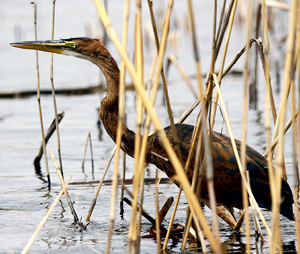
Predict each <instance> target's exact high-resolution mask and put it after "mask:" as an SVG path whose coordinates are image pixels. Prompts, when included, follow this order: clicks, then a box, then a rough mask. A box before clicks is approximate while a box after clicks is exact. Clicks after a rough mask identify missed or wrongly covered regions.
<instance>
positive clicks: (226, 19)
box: [94, 0, 299, 253]
mask: <svg viewBox="0 0 300 254" xmlns="http://www.w3.org/2000/svg"><path fill="white" fill-rule="evenodd" d="M94 2H95V5H96V7H97V10H98V14H99V17H100V19H101V21H102V22H103V24H104V26H105V27H106V30H107V32H108V34H109V36H110V37H111V40H112V41H113V43H114V44H115V46H116V48H117V50H118V51H119V54H120V55H121V57H122V64H124V65H123V67H124V66H126V69H127V71H128V72H129V74H130V76H131V78H132V80H133V83H134V86H135V88H136V92H137V103H136V105H137V130H136V133H137V136H136V138H137V144H139V147H141V149H140V150H139V153H135V154H136V156H135V178H134V186H133V207H132V220H131V225H130V232H129V236H128V239H129V245H128V246H129V247H128V248H129V250H131V251H138V249H139V245H138V242H137V241H138V235H139V234H140V224H139V223H140V220H139V221H138V222H137V220H136V212H137V204H138V202H137V200H138V196H139V195H140V206H141V207H142V201H143V199H142V196H143V177H144V174H143V170H144V162H145V161H144V158H145V149H146V146H145V144H146V141H147V140H146V137H147V135H148V133H149V129H148V128H149V125H150V123H151V122H152V123H153V124H154V126H155V128H156V130H157V131H158V132H159V134H160V135H161V138H162V141H163V143H164V146H165V148H166V151H167V153H168V155H169V159H170V161H171V162H172V164H173V165H174V169H175V171H176V173H177V175H176V176H175V180H176V181H178V182H179V183H180V184H181V187H182V189H183V190H184V191H185V194H186V198H187V200H188V203H189V207H190V209H191V214H192V216H193V218H194V219H195V221H196V225H197V222H198V220H199V222H200V225H201V227H202V229H203V230H204V232H205V233H206V235H207V238H208V240H209V242H210V247H211V248H212V249H213V250H214V251H217V252H218V251H219V252H220V251H221V250H220V242H219V240H218V238H217V239H216V238H215V237H214V236H213V234H212V232H211V230H210V228H209V227H208V223H207V221H206V219H205V217H204V216H203V213H202V211H201V208H200V206H199V203H198V200H197V197H196V196H195V195H194V193H193V191H192V190H191V189H190V184H189V183H188V181H187V178H186V176H185V173H184V169H183V166H184V165H182V163H181V161H180V158H178V157H177V156H178V155H177V154H176V153H175V152H174V151H173V149H172V148H171V146H170V144H169V141H168V139H167V138H166V135H165V133H164V131H163V128H162V126H161V124H160V122H159V120H158V117H157V115H156V112H155V109H154V104H153V102H154V100H155V95H156V91H157V85H158V78H159V76H160V75H161V73H162V70H163V68H162V63H163V59H164V53H165V43H166V39H167V35H168V24H169V21H170V13H171V11H172V5H173V1H172V0H170V1H169V3H168V9H167V12H166V16H165V20H164V29H163V33H162V37H161V40H160V42H159V43H157V40H156V43H157V45H158V57H157V63H156V71H155V72H154V79H153V80H154V81H153V87H152V95H151V99H150V98H149V97H148V96H147V94H146V90H145V85H144V79H143V46H142V39H141V38H142V37H141V27H140V24H141V22H140V20H141V18H142V17H141V12H140V3H139V2H137V12H136V23H135V24H136V30H135V41H136V48H135V67H134V64H133V63H132V62H131V61H130V60H129V58H128V56H127V54H126V46H125V47H124V44H123V45H121V43H120V41H119V40H118V37H117V36H116V33H115V31H114V29H113V27H112V25H111V22H110V20H109V18H108V16H107V14H106V12H105V8H104V6H103V5H102V4H101V3H100V2H98V1H96V0H95V1H94ZM148 3H149V9H150V11H151V5H152V3H151V2H150V1H149V2H148ZM128 4H129V3H128V2H126V6H127V7H128ZM189 5H190V8H191V2H190V1H189ZM249 5H250V3H249ZM236 6H237V1H236V0H232V1H231V2H230V4H229V8H228V10H229V11H227V12H225V3H224V5H223V8H222V12H221V18H220V20H219V26H218V29H217V27H216V23H217V22H216V21H217V16H216V13H217V12H216V11H215V16H214V27H213V30H214V32H213V35H214V36H213V45H214V47H213V49H214V50H213V51H212V62H211V69H210V73H209V75H207V77H209V78H208V79H207V90H206V91H205V92H204V91H202V82H201V71H200V61H199V57H198V56H197V49H196V48H195V45H197V43H196V37H195V35H194V34H193V42H194V52H195V64H196V70H197V81H198V88H199V92H200V101H201V102H202V111H203V112H204V114H202V115H203V116H202V119H206V114H208V116H209V120H210V123H209V125H208V127H210V130H212V129H213V126H214V121H215V112H216V105H217V102H218V97H219V98H220V103H221V104H222V109H223V112H225V121H226V124H227V128H228V130H229V133H230V138H231V140H232V145H233V148H234V150H235V156H236V159H237V161H238V165H239V169H240V171H241V174H242V179H243V186H244V187H245V188H246V190H247V193H246V195H244V199H245V200H246V196H247V195H248V196H249V199H250V203H251V206H252V209H253V212H254V213H255V214H258V216H259V217H260V219H261V220H262V222H263V223H264V225H265V227H266V229H267V232H268V235H269V237H270V238H269V239H270V241H269V242H270V244H271V246H270V250H271V253H275V252H276V248H277V247H276V246H280V233H279V225H278V223H277V222H276V221H277V218H278V214H279V197H280V192H279V191H277V193H273V192H274V186H276V185H275V184H278V181H279V180H280V179H281V175H282V174H281V171H280V170H278V169H277V170H275V171H274V170H273V166H272V160H271V158H272V157H271V154H272V153H269V156H268V162H269V171H270V177H271V179H270V185H271V190H272V197H273V201H274V202H273V203H274V206H273V208H272V210H273V225H272V227H273V228H272V233H271V230H270V229H269V228H268V226H267V225H266V223H265V219H264V217H263V215H262V213H261V211H260V209H259V207H258V205H257V203H256V201H255V198H254V196H253V194H252V192H251V188H250V186H249V182H248V181H247V174H245V172H246V171H245V170H246V168H245V166H246V164H245V144H246V130H247V121H246V119H247V110H248V104H247V100H248V95H247V92H246V91H247V89H248V87H247V83H248V81H247V79H248V72H249V67H248V61H247V58H248V55H249V47H250V41H249V39H250V38H251V35H250V31H251V23H252V21H251V17H252V13H248V19H247V22H248V26H247V27H248V29H247V31H248V35H247V36H246V38H247V39H246V45H249V46H247V47H246V60H245V88H244V90H245V92H244V110H243V115H244V117H243V131H242V147H244V148H243V151H242V160H240V157H239V154H238V152H237V150H236V145H235V142H234V137H233V134H232V131H231V127H230V123H229V119H228V116H227V111H226V108H225V104H224V100H223V98H222V93H221V90H220V84H221V81H222V78H223V77H224V75H223V74H224V73H225V74H226V73H227V69H226V70H225V71H223V70H224V64H225V59H226V56H227V48H228V45H229V39H230V35H231V31H232V27H233V24H234V22H233V21H234V18H235V10H236ZM250 6H251V5H250ZM292 6H293V8H294V10H298V6H297V5H296V1H293V2H292ZM191 9H192V8H191ZM262 9H263V10H262V13H263V17H262V20H263V34H264V37H263V38H264V40H263V41H264V47H265V50H266V51H265V53H264V55H263V58H262V65H263V69H264V74H265V81H266V112H265V115H266V130H267V137H268V147H269V148H268V151H271V146H270V145H271V138H270V121H269V119H270V115H269V111H270V108H272V109H273V110H272V112H273V121H274V122H275V131H274V134H273V140H275V138H276V137H277V136H278V139H279V141H280V142H279V143H278V144H279V147H278V150H277V153H276V161H277V163H280V164H281V166H283V165H284V162H283V157H282V152H280V151H282V148H283V144H284V142H283V134H284V131H283V130H284V128H283V127H284V125H285V118H284V115H285V110H286V99H287V98H288V92H289V86H290V83H291V78H290V79H288V78H286V79H285V87H284V88H285V89H284V94H285V95H286V96H285V97H284V98H283V100H282V103H281V106H280V110H279V114H278V118H277V117H276V112H275V113H274V109H275V106H274V100H273V96H272V93H271V84H270V73H269V69H270V68H269V57H268V52H269V51H268V31H267V26H266V21H267V18H268V17H267V15H266V11H265V3H264V2H263V7H262ZM215 10H216V5H215ZM248 11H249V12H251V11H252V8H248ZM291 14H292V15H291V22H290V27H294V26H295V24H297V22H296V21H295V20H298V19H299V17H298V16H297V15H299V13H298V12H297V11H293V12H292V13H291ZM190 15H191V14H190ZM191 17H192V16H191ZM127 18H128V17H127ZM154 21H155V20H152V24H153V27H154V32H155V31H156V28H155V27H156V26H155V22H154ZM191 24H192V25H193V22H191ZM290 33H291V34H289V39H290V40H289V47H288V49H289V50H290V51H289V52H293V49H292V48H291V45H293V44H292V43H295V38H299V36H298V37H296V36H295V35H296V29H295V27H294V28H292V29H291V32H290ZM293 36H294V37H293ZM224 38H225V41H224ZM291 38H294V41H293V40H292V39H291ZM223 41H224V42H223ZM123 42H124V41H123ZM222 44H224V49H223V54H222V59H221V64H220V67H219V73H218V76H216V75H215V74H214V72H215V63H216V59H217V57H218V53H219V50H220V48H221V45H222ZM297 45H299V43H298V44H297ZM289 52H288V53H289ZM288 53H287V57H286V63H289V64H287V65H286V66H288V67H287V68H286V69H285V77H289V73H291V69H292V67H293V66H292V65H291V64H292V63H294V64H297V62H296V60H297V59H293V58H291V57H290V56H289V55H288ZM294 55H297V54H294ZM298 61H299V60H298ZM152 66H154V65H152ZM124 68H125V67H124ZM124 68H121V70H122V71H121V73H122V72H124V73H125V69H124ZM298 68H299V67H298ZM295 69H296V68H294V70H295ZM149 80H152V79H151V78H149ZM215 86H216V89H214V90H213V88H214V87H215ZM213 91H215V103H214V104H210V103H211V99H212V97H213V96H212V95H213ZM165 93H166V95H167V89H165ZM123 96H124V91H122V92H120V97H122V98H123ZM120 100H121V99H120ZM270 103H271V107H270ZM119 105H122V104H119ZM203 105H204V107H203ZM209 105H213V108H212V107H208V106H209ZM205 106H207V108H206V107H205ZM123 108H124V107H121V109H122V110H123ZM212 109H213V111H211V110H212ZM169 110H170V112H171V108H170V107H169V108H168V111H169ZM206 110H208V111H206ZM143 112H145V114H146V117H147V118H146V119H147V120H146V124H145V125H144V128H143V134H144V136H143V139H141V140H140V138H141V136H140V134H141V133H142V129H141V126H142V119H143ZM206 112H207V113H206ZM119 113H121V112H119ZM122 114H124V112H123V113H122ZM120 119H124V115H121V117H120ZM200 119H201V116H200ZM279 119H280V120H279ZM202 121H203V120H202ZM170 122H171V125H172V118H171V117H170ZM200 122H201V121H198V124H200ZM199 126H200V125H199ZM203 126H204V130H205V126H206V120H205V121H203V122H202V128H203ZM118 133H119V132H118ZM278 134H279V135H278ZM295 135H297V134H295ZM202 136H206V135H202ZM118 137H119V136H118ZM119 138H120V137H119ZM118 140H119V139H117V141H118ZM203 140H204V141H203V142H204V143H203V144H198V146H199V147H200V146H202V147H203V146H204V147H205V151H206V155H205V156H207V154H208V152H207V150H209V142H210V141H209V140H208V139H207V140H206V139H205V138H203ZM118 142H119V141H118ZM118 142H117V148H118V149H117V151H118V150H119V147H120V146H119V145H118ZM202 149H203V148H202ZM136 151H137V150H136ZM278 151H279V152H278ZM117 157H118V156H117ZM209 160H210V158H209V157H206V159H205V161H206V163H209ZM117 165H118V163H117V162H116V164H115V170H114V181H116V179H117V176H118V172H117V168H116V167H117ZM202 167H203V165H202ZM207 172H208V173H209V172H212V171H210V170H207ZM274 172H275V173H274ZM273 174H274V177H275V178H274V180H272V177H273ZM209 177H211V176H209ZM276 179H277V180H276ZM279 182H280V181H279ZM113 189H114V188H113ZM114 190H115V189H114ZM180 191H181V189H180ZM180 191H179V195H178V200H177V201H179V197H180ZM114 195H115V194H114ZM210 195H212V196H213V193H212V194H210ZM113 200H115V199H113ZM211 200H212V201H213V200H214V198H211ZM176 203H178V202H176ZM114 206H115V204H112V208H114ZM157 206H158V204H157ZM212 207H214V205H213V204H212ZM213 211H214V209H213ZM175 212H176V211H175V210H174V211H173V215H175ZM297 212H298V210H297V209H296V211H295V213H297ZM213 214H215V212H213ZM213 216H215V215H213ZM172 218H174V216H172ZM254 220H255V221H256V219H254ZM113 221H114V217H113V216H112V219H111V222H112V224H111V225H113ZM137 223H138V225H137ZM249 224H250V223H249V216H248V215H247V213H246V232H247V248H248V250H249V248H250V247H249V246H250V245H249V232H250V229H249V227H250V225H249ZM216 227H217V228H216ZM197 228H199V227H198V226H197ZM214 228H215V232H216V229H218V226H216V224H214ZM217 235H218V233H217ZM297 236H298V234H297ZM167 238H168V237H167ZM109 241H110V240H109ZM298 242H299V240H298ZM166 243H167V240H166V241H165V243H164V247H163V248H166ZM109 244H110V243H108V248H107V251H109ZM159 244H160V243H158V245H159ZM298 244H299V243H298ZM183 248H185V246H183ZM279 248H280V247H279Z"/></svg>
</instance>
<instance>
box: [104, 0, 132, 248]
mask: <svg viewBox="0 0 300 254" xmlns="http://www.w3.org/2000/svg"><path fill="white" fill-rule="evenodd" d="M128 9H129V0H127V1H126V3H125V8H124V27H125V29H124V30H123V39H124V38H127V26H126V25H127V23H126V20H127V18H128ZM104 11H105V10H104ZM122 46H123V49H124V51H125V47H126V40H125V39H124V40H123V45H122ZM121 70H122V72H121V79H120V85H119V107H118V117H119V120H118V126H117V138H116V156H115V165H114V171H113V182H112V191H111V207H110V224H109V233H108V238H107V245H106V250H105V252H106V253H109V252H110V244H111V238H112V234H113V228H114V222H115V219H116V211H115V208H116V202H117V187H118V178H119V172H118V167H119V159H120V151H121V149H120V148H121V142H122V132H123V123H124V121H125V82H124V76H122V73H123V75H125V74H124V72H125V68H124V63H123V61H122V62H121Z"/></svg>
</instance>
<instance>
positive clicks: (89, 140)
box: [81, 131, 94, 174]
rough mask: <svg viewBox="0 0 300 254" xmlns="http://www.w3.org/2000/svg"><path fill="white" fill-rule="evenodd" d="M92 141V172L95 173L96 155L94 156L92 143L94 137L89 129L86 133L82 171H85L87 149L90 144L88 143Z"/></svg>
mask: <svg viewBox="0 0 300 254" xmlns="http://www.w3.org/2000/svg"><path fill="white" fill-rule="evenodd" d="M89 142H90V150H91V164H92V174H94V156H93V145H92V138H91V133H90V132H89V131H88V133H87V135H86V141H85V146H84V152H83V159H82V164H81V168H82V172H84V163H85V156H86V149H87V146H88V143H89Z"/></svg>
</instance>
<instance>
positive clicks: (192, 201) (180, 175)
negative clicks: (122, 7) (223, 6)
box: [94, 0, 221, 253]
mask: <svg viewBox="0 0 300 254" xmlns="http://www.w3.org/2000/svg"><path fill="white" fill-rule="evenodd" d="M94 3H95V5H96V7H97V11H98V16H99V17H100V19H101V20H102V23H103V24H104V26H105V28H106V30H107V32H108V34H109V36H110V38H111V40H112V41H113V43H114V45H115V47H116V48H117V50H118V52H119V54H120V56H121V57H122V59H123V60H124V62H125V64H126V67H127V69H128V72H129V74H130V75H131V78H132V81H133V84H134V87H135V89H136V91H137V93H138V94H139V95H140V96H141V99H142V101H143V104H144V106H145V108H146V110H147V112H148V114H149V116H150V117H151V120H152V122H153V124H154V126H155V128H156V130H157V132H158V133H159V135H160V137H161V139H162V142H163V144H164V147H165V149H166V152H167V153H168V156H169V159H170V161H171V163H172V165H173V166H174V170H175V171H176V174H177V177H176V179H177V180H178V182H179V184H181V185H182V188H183V190H184V192H185V194H186V197H187V200H188V202H189V205H190V208H191V211H192V212H194V213H195V214H197V216H198V217H199V219H200V223H201V226H202V227H203V230H204V231H205V233H206V235H207V238H208V240H209V242H210V244H211V248H212V250H213V251H217V252H218V253H220V252H221V250H220V249H217V248H218V245H217V244H216V241H215V238H214V236H213V234H212V232H211V230H210V228H209V226H208V223H207V221H206V219H205V217H204V215H203V212H202V210H201V207H200V204H199V203H198V200H197V198H196V196H195V194H194V193H193V192H192V191H191V190H190V184H189V182H188V179H187V176H186V174H185V172H184V170H183V167H182V165H181V163H180V161H179V160H178V158H177V156H176V153H175V151H174V150H173V149H172V147H171V145H170V142H169V140H168V138H167V136H166V133H165V132H164V129H163V127H162V125H161V123H160V121H159V118H158V116H157V114H156V111H155V109H154V107H153V106H152V104H151V101H150V99H149V97H148V96H147V94H146V92H145V90H144V89H143V88H142V86H141V84H140V83H139V79H138V76H137V73H136V71H135V69H134V67H133V65H132V63H131V62H130V60H129V58H128V56H127V54H126V52H125V50H124V49H123V48H122V46H121V43H120V41H119V39H118V37H117V35H116V33H115V30H114V29H113V27H112V24H111V22H110V19H109V17H108V15H107V13H106V11H105V8H104V6H103V4H102V3H101V2H100V1H98V0H94ZM169 5H170V4H169Z"/></svg>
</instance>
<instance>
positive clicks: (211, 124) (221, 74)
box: [210, 0, 237, 129]
mask: <svg viewBox="0 0 300 254" xmlns="http://www.w3.org/2000/svg"><path fill="white" fill-rule="evenodd" d="M236 6H237V0H234V2H233V7H232V10H231V14H230V20H229V25H228V30H227V34H226V38H225V42H224V50H223V55H222V59H221V64H220V67H219V74H218V83H219V84H220V83H221V80H222V76H223V70H224V64H225V58H226V55H227V49H228V45H229V39H230V35H231V30H232V26H233V21H234V17H235V11H236ZM213 105H214V107H213V111H212V117H211V122H210V128H211V129H213V127H214V124H215V117H216V111H217V105H218V93H217V94H216V96H215V101H214V103H213Z"/></svg>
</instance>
